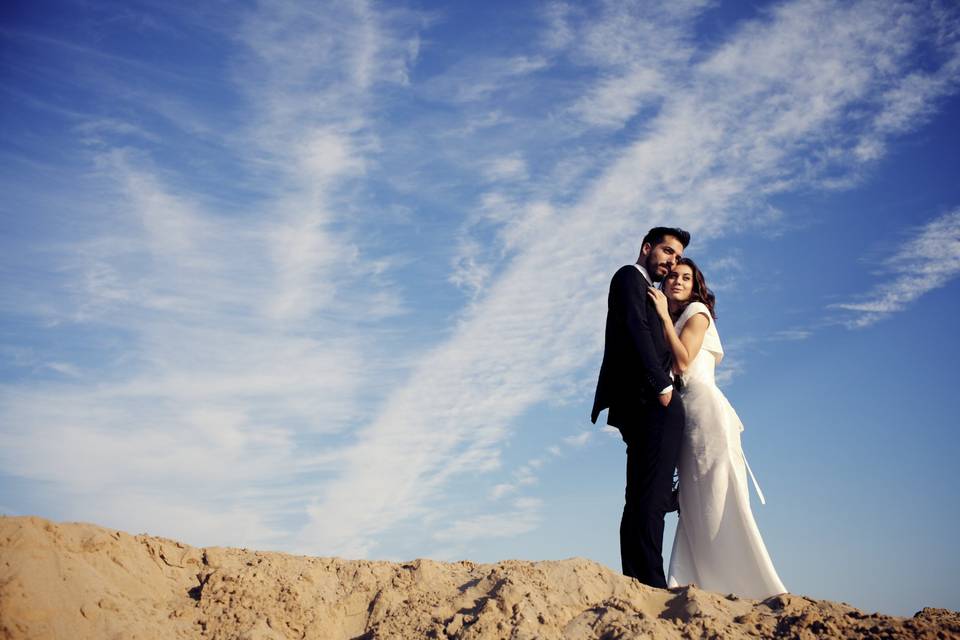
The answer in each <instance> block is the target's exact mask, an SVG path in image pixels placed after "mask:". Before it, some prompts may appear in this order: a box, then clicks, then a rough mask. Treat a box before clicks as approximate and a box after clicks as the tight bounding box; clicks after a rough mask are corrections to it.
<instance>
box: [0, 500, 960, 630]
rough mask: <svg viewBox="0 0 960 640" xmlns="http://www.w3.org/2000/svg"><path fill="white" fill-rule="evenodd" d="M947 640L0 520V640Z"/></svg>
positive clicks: (728, 608)
mask: <svg viewBox="0 0 960 640" xmlns="http://www.w3.org/2000/svg"><path fill="white" fill-rule="evenodd" d="M654 636H655V637H657V638H664V639H669V638H746V637H765V638H768V637H789V638H813V637H818V638H821V637H830V638H889V637H904V638H950V637H955V638H960V614H957V613H955V612H950V611H946V610H944V609H924V610H923V611H921V612H920V613H919V614H917V615H916V616H915V617H913V618H893V617H889V616H884V615H879V614H873V615H867V614H864V613H862V612H860V611H858V610H856V609H854V608H852V607H850V606H848V605H845V604H837V603H833V602H828V601H817V600H812V599H809V598H804V597H801V596H794V595H788V596H779V597H775V598H771V599H769V600H766V601H764V602H756V601H752V600H744V599H738V598H736V597H733V596H724V595H722V594H715V593H710V592H706V591H700V590H697V589H681V590H676V591H672V592H671V591H664V590H658V589H652V588H650V587H646V586H644V585H641V584H639V583H637V582H636V581H634V580H631V579H629V578H625V577H623V576H621V575H619V574H617V573H614V572H613V571H611V570H609V569H607V568H606V567H603V566H601V565H599V564H597V563H595V562H591V561H589V560H584V559H580V558H574V559H570V560H562V561H555V562H523V561H514V560H511V561H505V562H499V563H497V564H474V563H472V562H458V563H443V562H434V561H430V560H417V561H414V562H409V563H406V564H398V563H390V562H369V561H349V560H339V559H337V558H310V557H303V556H293V555H287V554H283V553H264V552H257V551H247V550H243V549H225V548H207V549H198V548H195V547H190V546H188V545H185V544H181V543H179V542H176V541H174V540H168V539H165V538H157V537H153V536H148V535H137V536H132V535H130V534H127V533H123V532H121V531H114V530H110V529H104V528H103V527H98V526H96V525H91V524H77V523H68V524H57V523H54V522H50V521H48V520H44V519H42V518H36V517H17V518H13V517H0V637H2V638H69V639H71V640H73V639H83V638H96V639H112V638H118V639H119V638H123V639H125V640H126V639H134V638H139V639H145V638H158V639H159V638H163V639H171V638H208V639H220V638H245V639H249V640H268V639H270V640H279V639H286V638H344V639H347V638H364V639H372V638H423V637H427V638H609V639H613V638H632V637H654Z"/></svg>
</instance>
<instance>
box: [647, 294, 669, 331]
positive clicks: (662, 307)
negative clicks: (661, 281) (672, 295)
mask: <svg viewBox="0 0 960 640" xmlns="http://www.w3.org/2000/svg"><path fill="white" fill-rule="evenodd" d="M647 295H648V296H650V299H651V300H653V304H654V306H656V308H657V315H658V316H660V319H661V320H663V321H664V323H672V322H673V321H672V320H671V319H670V308H669V307H668V306H667V296H665V295H663V291H660V289H657V288H656V287H647Z"/></svg>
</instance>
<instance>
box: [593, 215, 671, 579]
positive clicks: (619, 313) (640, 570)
mask: <svg viewBox="0 0 960 640" xmlns="http://www.w3.org/2000/svg"><path fill="white" fill-rule="evenodd" d="M689 243H690V234H689V233H687V232H686V231H684V230H682V229H673V228H668V227H655V228H653V229H651V230H650V231H649V232H648V233H647V235H646V236H645V237H644V238H643V243H642V245H641V249H640V257H639V258H637V263H636V264H632V265H627V266H625V267H621V268H620V270H619V271H617V273H616V274H614V276H613V280H612V281H611V282H610V294H609V296H608V298H607V326H606V334H605V340H606V343H605V345H604V349H603V364H601V365H600V380H599V381H598V382H597V394H596V397H595V399H594V402H593V411H592V413H591V414H590V419H591V421H593V423H594V424H596V422H597V416H598V415H599V414H600V412H601V411H603V410H604V409H609V411H608V412H607V424H609V425H612V426H614V427H616V428H617V429H619V430H620V434H621V435H622V436H623V440H624V442H626V444H627V489H626V504H625V505H624V507H623V518H622V519H621V520H620V558H621V561H622V563H623V573H624V574H625V575H628V576H631V577H634V578H636V579H637V580H639V581H640V582H643V583H644V584H648V585H650V586H652V587H659V588H661V589H663V588H666V586H667V581H666V578H665V577H664V575H663V519H664V516H665V515H666V513H667V512H668V511H671V510H673V507H672V506H671V503H672V499H671V498H672V496H671V494H672V490H673V470H674V468H675V467H676V465H677V455H678V453H679V451H680V435H681V432H682V431H683V423H684V412H683V402H682V401H681V400H680V396H679V394H677V393H674V387H673V376H672V374H671V364H672V360H673V354H672V352H671V350H670V346H669V345H668V344H667V341H666V339H665V338H664V335H663V324H662V322H661V321H660V318H659V316H658V315H657V312H656V308H655V307H654V305H653V302H652V301H651V300H650V297H649V296H648V295H647V288H648V287H651V286H653V285H654V283H657V282H660V281H661V280H663V278H664V277H666V276H667V274H669V273H670V270H671V269H672V268H673V266H674V265H675V264H676V261H677V260H678V259H679V258H680V256H681V255H682V254H683V250H684V248H686V246H687V245H688V244H689Z"/></svg>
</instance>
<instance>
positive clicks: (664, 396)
mask: <svg viewBox="0 0 960 640" xmlns="http://www.w3.org/2000/svg"><path fill="white" fill-rule="evenodd" d="M659 398H660V404H661V405H663V406H665V407H666V406H667V405H669V404H670V400H672V399H673V389H671V390H670V391H667V392H666V393H661V394H660V395H659Z"/></svg>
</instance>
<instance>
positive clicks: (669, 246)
mask: <svg viewBox="0 0 960 640" xmlns="http://www.w3.org/2000/svg"><path fill="white" fill-rule="evenodd" d="M640 253H641V255H643V257H644V261H643V266H644V268H645V269H646V270H647V273H648V274H649V275H650V279H651V280H653V281H654V282H660V281H661V280H663V279H664V278H665V277H666V276H667V274H668V273H670V270H671V269H672V268H673V265H675V264H676V263H677V259H678V258H680V257H681V256H682V255H683V245H682V244H680V241H679V240H677V239H676V238H674V237H673V236H664V237H663V242H661V243H660V244H658V245H656V246H651V245H650V243H647V244H645V245H643V247H642V248H641V249H640Z"/></svg>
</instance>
